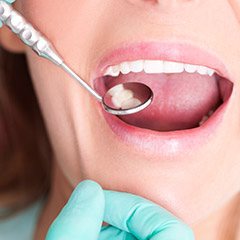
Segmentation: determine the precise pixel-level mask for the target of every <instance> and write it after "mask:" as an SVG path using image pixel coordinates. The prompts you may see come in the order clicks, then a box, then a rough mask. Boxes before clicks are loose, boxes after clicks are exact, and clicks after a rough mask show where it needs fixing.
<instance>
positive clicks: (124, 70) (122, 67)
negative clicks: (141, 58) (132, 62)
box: [120, 62, 131, 74]
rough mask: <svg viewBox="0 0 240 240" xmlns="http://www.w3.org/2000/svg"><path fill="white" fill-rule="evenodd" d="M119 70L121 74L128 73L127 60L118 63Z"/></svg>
mask: <svg viewBox="0 0 240 240" xmlns="http://www.w3.org/2000/svg"><path fill="white" fill-rule="evenodd" d="M120 71H121V73H122V74H128V73H130V71H131V70H130V67H129V63H128V62H123V63H121V64H120Z"/></svg>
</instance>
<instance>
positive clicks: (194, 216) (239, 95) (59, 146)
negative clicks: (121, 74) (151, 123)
mask: <svg viewBox="0 0 240 240" xmlns="http://www.w3.org/2000/svg"><path fill="white" fill-rule="evenodd" d="M17 8H18V9H19V10H20V11H21V12H22V13H23V15H24V16H26V18H27V19H29V21H30V22H32V23H33V24H34V25H35V26H36V27H37V28H38V29H39V30H41V31H42V32H43V33H44V34H45V35H46V36H47V37H48V38H49V39H50V40H51V41H52V42H53V43H54V45H55V47H56V49H58V50H59V52H60V53H61V55H62V56H63V57H64V59H65V61H66V62H67V63H68V64H69V65H70V66H71V67H72V68H73V69H75V70H76V71H77V72H78V73H79V74H80V75H81V76H82V78H83V79H85V80H86V81H87V82H89V81H90V76H91V74H92V73H93V71H94V69H95V68H96V66H97V64H98V62H99V60H100V58H101V57H102V56H103V55H104V54H105V53H106V52H108V51H109V50H111V49H113V48H114V47H115V46H118V45H119V44H120V43H122V42H129V41H133V42H134V41H139V39H140V40H145V41H146V40H155V41H158V40H162V39H165V38H167V39H182V40H183V41H184V40H187V41H190V42H191V41H192V42H195V43H197V44H198V45H200V46H205V47H206V48H208V49H210V50H213V51H214V52H215V53H217V55H219V56H220V57H221V58H222V59H223V60H224V63H225V64H226V66H227V68H228V69H229V71H230V73H231V75H232V76H233V78H234V79H235V84H234V89H233V98H234V99H233V101H232V105H231V107H230V111H229V112H228V113H227V116H226V118H227V122H228V124H227V125H225V126H224V127H225V129H222V134H221V135H220V137H219V139H218V140H217V141H215V142H214V143H213V144H212V145H211V146H207V147H204V148H201V149H200V150H199V151H198V152H196V151H193V150H189V152H188V154H186V155H183V156H177V155H175V154H174V152H172V153H171V154H170V155H169V156H151V155H150V154H149V153H148V152H146V151H145V152H140V151H136V150H135V149H133V148H131V147H129V146H126V145H125V144H124V143H123V142H120V141H119V140H118V139H117V138H116V136H115V135H114V133H113V132H112V131H111V130H110V128H109V127H108V125H107V124H106V122H105V120H104V118H103V116H102V114H101V112H100V111H99V110H98V109H97V108H96V104H97V103H96V101H95V99H93V98H92V97H91V96H89V94H88V93H87V92H85V91H84V90H83V89H82V88H81V87H80V86H79V85H78V83H76V82H75V81H73V80H71V79H69V77H68V76H67V75H66V74H64V73H63V72H62V70H60V69H58V68H56V67H55V66H54V65H53V64H51V63H49V62H47V61H45V60H43V59H39V58H38V57H37V56H36V55H35V54H34V53H32V52H31V50H29V49H27V48H25V47H24V46H23V45H22V44H21V43H20V42H19V41H17V40H16V39H14V37H13V36H11V34H9V33H5V35H4V34H2V36H1V42H2V44H3V45H4V46H5V47H6V48H8V49H9V50H12V51H18V52H19V51H24V52H25V53H26V54H27V57H28V62H29V67H30V70H31V73H32V80H33V83H34V86H35V89H36V94H37V96H38V99H39V103H40V106H41V108H42V113H43V116H44V118H45V122H46V126H47V129H48V132H49V137H50V140H51V143H52V146H53V149H54V152H55V159H54V174H53V188H52V192H51V194H50V196H49V199H48V201H47V203H46V206H45V209H44V211H43V213H42V216H41V218H40V221H39V224H38V228H37V231H36V239H43V236H44V235H45V233H46V231H47V229H48V227H49V225H50V222H51V221H52V220H53V219H54V218H55V217H56V215H57V214H58V212H59V211H60V209H61V208H62V206H63V204H64V203H65V202H66V200H67V199H68V197H69V195H70V192H71V191H72V189H73V188H74V187H75V186H76V185H77V183H79V182H80V181H82V180H83V179H92V180H95V181H97V182H98V183H99V184H100V185H101V186H102V187H103V188H104V189H111V190H116V191H125V192H130V193H133V194H136V195H140V196H142V197H145V198H147V199H150V200H152V201H154V202H155V203H157V204H159V205H161V206H163V207H164V208H166V209H168V210H169V211H171V212H172V213H173V214H174V215H176V216H178V217H180V218H181V219H183V220H184V221H185V222H186V223H187V224H189V225H190V226H191V227H192V228H193V229H194V231H195V233H196V239H205V240H207V239H220V237H219V236H218V234H219V226H220V225H221V224H224V223H226V222H229V221H231V219H232V212H236V209H237V206H238V204H239V172H240V161H239V154H240V150H239V144H240V138H239V135H240V128H239V126H240V108H239V102H240V85H239V84H240V82H239V81H237V79H240V71H239V69H240V48H239V42H240V10H239V9H240V1H239V0H232V1H228V0H217V1H216V0H208V1H204V0H202V1H194V0H192V1H180V0H179V1H169V0H166V1H143V0H142V1H140V0H118V1H116V0H106V1H102V0H71V1H69V0H61V4H60V1H59V0H51V1H45V0H37V1H35V0H24V1H19V2H17ZM112 23H114V25H113V24H112ZM116 29H117V31H116ZM133 29H134V31H133ZM196 29H197V30H196ZM9 35H10V36H9ZM9 39H11V41H9ZM226 45H227V47H226ZM83 99H84V101H83ZM148 159H152V161H149V160H148ZM176 159H177V160H179V161H171V160H176ZM163 160H164V161H163ZM166 160H169V161H166ZM182 173H184V174H182ZM196 176H198V177H197V178H196ZM199 179H201V180H199ZM223 231H224V232H223V233H222V234H223V235H224V234H226V231H225V230H224V229H223ZM223 239H224V238H223Z"/></svg>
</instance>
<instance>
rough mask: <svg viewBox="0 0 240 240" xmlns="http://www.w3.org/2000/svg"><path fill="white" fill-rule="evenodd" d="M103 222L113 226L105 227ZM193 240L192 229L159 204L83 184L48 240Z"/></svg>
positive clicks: (51, 230) (49, 233)
mask: <svg viewBox="0 0 240 240" xmlns="http://www.w3.org/2000/svg"><path fill="white" fill-rule="evenodd" d="M102 221H105V222H107V223H109V224H110V225H109V226H104V227H101V226H102ZM65 239H67V240H82V239H84V240H122V239H125V240H136V239H141V240H145V239H146V240H147V239H150V240H160V239H161V240H193V239H194V236H193V232H192V230H191V229H190V228H189V227H188V226H187V225H185V224H184V223H183V222H181V221H180V220H179V219H177V218H176V217H174V216H173V215H172V214H171V213H169V212H168V211H167V210H165V209H164V208H162V207H160V206H159V205H156V204H155V203H153V202H151V201H149V200H147V199H144V198H142V197H140V196H136V195H133V194H129V193H124V192H115V191H109V190H102V188H101V187H100V185H99V184H97V183H96V182H94V181H91V180H85V181H83V182H81V183H80V184H79V185H78V186H77V187H76V189H75V190H74V192H73V193H72V195H71V197H70V199H69V201H68V203H67V204H66V206H65V207H64V208H63V209H62V211H61V213H60V214H59V215H58V217H57V218H56V219H55V221H54V222H53V224H52V225H51V227H50V228H49V231H48V234H47V237H46V240H65Z"/></svg>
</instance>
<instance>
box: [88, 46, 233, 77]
mask: <svg viewBox="0 0 240 240" xmlns="http://www.w3.org/2000/svg"><path fill="white" fill-rule="evenodd" d="M139 59H149V60H159V59H160V60H165V61H175V62H183V63H189V64H194V65H202V66H206V67H209V68H212V69H214V70H215V71H216V73H217V74H218V75H220V76H221V77H224V78H226V79H228V80H230V81H232V80H231V79H232V78H231V76H230V73H229V71H228V70H227V67H226V65H225V64H224V61H223V60H222V59H221V58H220V57H219V56H217V55H216V54H215V53H212V52H209V50H206V49H204V48H202V47H199V46H196V45H194V44H192V43H181V42H180V43H179V42H168V41H164V42H135V43H123V44H122V45H121V46H119V47H117V48H114V49H112V50H111V51H109V52H108V53H107V54H106V55H104V56H103V57H102V58H101V59H100V61H99V64H98V65H97V67H96V69H95V71H94V73H93V74H92V77H91V79H92V81H94V79H97V78H99V77H102V76H103V75H104V72H105V71H106V69H107V67H109V66H112V65H116V64H120V63H121V62H124V61H135V60H139Z"/></svg>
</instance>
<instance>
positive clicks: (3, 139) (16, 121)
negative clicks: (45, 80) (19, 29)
mask: <svg viewBox="0 0 240 240" xmlns="http://www.w3.org/2000/svg"><path fill="white" fill-rule="evenodd" d="M51 158H52V150H51V146H50V143H49V140H48V136H47V133H46V129H45V127H44V122H43V118H42V116H41V113H40V109H39V106H38V102H37V98H36V96H35V93H34V89H33V85H32V82H31V78H30V76H29V72H28V67H27V63H26V59H25V56H24V55H23V54H13V53H10V52H7V51H5V50H4V49H2V48H0V170H1V174H0V199H3V204H4V207H6V208H8V209H10V210H11V212H16V211H17V210H19V209H21V208H23V207H25V206H27V205H29V204H30V203H32V202H33V201H35V200H36V199H38V198H39V197H40V196H42V195H44V194H45V193H47V191H48V189H49V185H50V173H51ZM4 199H8V200H9V199H10V200H9V201H7V202H8V203H9V204H7V205H6V203H4ZM0 202H1V204H2V200H1V201H0ZM8 213H9V212H8Z"/></svg>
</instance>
